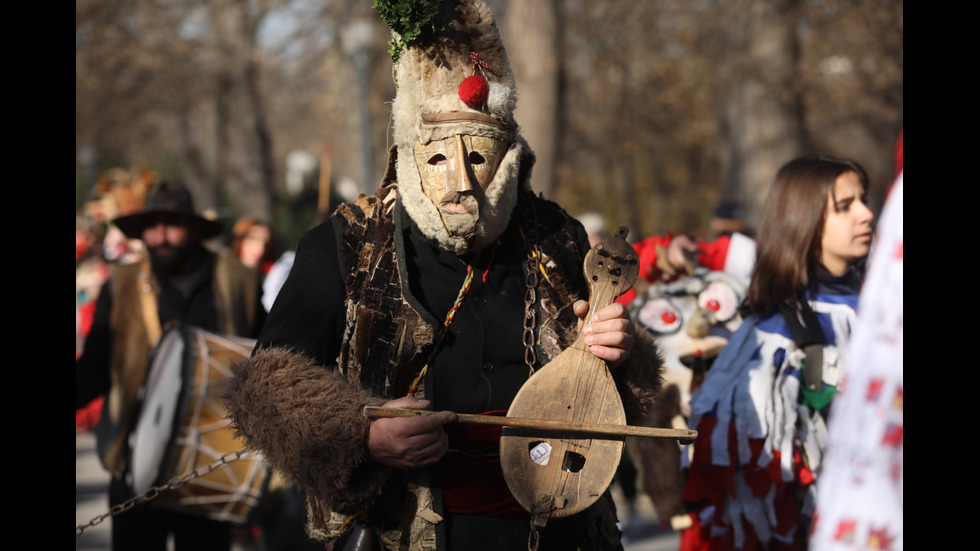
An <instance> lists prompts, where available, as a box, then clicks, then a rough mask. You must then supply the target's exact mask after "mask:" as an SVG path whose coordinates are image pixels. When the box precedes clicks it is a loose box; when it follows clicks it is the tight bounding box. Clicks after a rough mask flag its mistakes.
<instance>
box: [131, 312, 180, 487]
mask: <svg viewBox="0 0 980 551" xmlns="http://www.w3.org/2000/svg"><path fill="white" fill-rule="evenodd" d="M184 358H185V346H184V337H183V335H182V333H181V331H180V330H179V329H176V328H175V329H171V330H170V331H168V332H167V333H166V334H165V335H164V336H163V338H162V339H160V346H159V347H158V348H157V351H156V355H155V356H154V358H153V363H152V365H151V366H150V371H149V373H148V374H147V377H146V384H145V385H144V396H143V405H142V409H141V410H140V416H139V419H138V420H137V424H136V430H135V431H134V432H133V440H132V443H131V447H132V452H133V453H132V467H131V470H132V473H133V489H134V490H135V491H136V493H137V494H142V493H144V492H146V491H147V490H149V489H150V488H152V487H153V486H154V485H157V484H159V483H161V482H163V481H160V480H158V478H159V477H160V472H161V466H162V465H163V464H164V461H165V460H166V457H165V456H166V453H167V450H168V449H169V448H170V444H171V438H173V435H174V424H175V423H176V419H177V413H178V411H179V409H178V408H179V407H180V403H179V401H180V396H181V388H182V385H183V379H184V376H185V375H184V369H183V368H184Z"/></svg>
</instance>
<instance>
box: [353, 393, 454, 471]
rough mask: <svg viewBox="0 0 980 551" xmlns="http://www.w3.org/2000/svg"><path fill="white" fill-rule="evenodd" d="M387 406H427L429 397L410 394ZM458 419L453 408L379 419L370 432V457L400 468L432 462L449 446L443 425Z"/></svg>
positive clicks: (422, 465) (391, 401)
mask: <svg viewBox="0 0 980 551" xmlns="http://www.w3.org/2000/svg"><path fill="white" fill-rule="evenodd" d="M384 407H397V408H409V409H426V408H427V407H429V401H428V400H419V399H417V398H413V397H411V396H406V397H404V398H398V399H397V400H390V401H388V402H386V403H385V405H384ZM454 421H456V414H455V413H453V412H451V411H440V412H439V413H436V414H434V415H420V416H418V417H396V418H382V419H375V420H374V421H372V422H371V429H370V432H369V433H368V457H369V459H371V460H372V461H377V462H379V463H383V464H385V465H388V466H389V467H394V468H396V469H412V468H416V467H424V466H426V465H431V464H432V463H435V462H436V461H438V460H439V459H441V458H442V456H443V455H445V454H446V450H448V449H449V437H448V436H447V435H446V431H445V430H444V429H443V428H442V426H443V425H445V424H447V423H452V422H454Z"/></svg>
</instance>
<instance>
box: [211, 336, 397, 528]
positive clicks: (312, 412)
mask: <svg viewBox="0 0 980 551" xmlns="http://www.w3.org/2000/svg"><path fill="white" fill-rule="evenodd" d="M232 371H233V373H234V377H233V378H232V380H231V382H230V383H229V385H228V390H227V393H226V396H225V400H226V403H227V406H228V410H229V412H230V415H231V419H232V425H233V426H234V428H235V429H236V431H237V432H238V434H239V435H241V436H242V438H243V439H244V441H245V443H246V445H247V446H248V447H249V448H252V449H256V450H259V451H261V452H262V453H263V454H264V455H265V457H266V459H267V461H268V462H269V463H270V465H271V466H272V467H273V468H274V469H276V471H278V472H279V473H281V474H282V475H283V476H284V477H285V478H286V479H287V480H290V481H293V482H295V483H296V484H298V485H299V486H301V487H303V488H304V489H305V490H306V492H307V494H308V495H309V497H311V498H314V499H318V500H320V501H322V502H323V504H324V505H325V506H327V507H328V508H330V509H333V510H335V511H338V512H344V513H348V514H353V513H356V512H359V511H360V510H361V509H362V508H363V507H364V506H365V505H366V503H367V502H368V501H369V500H370V498H371V497H372V496H373V495H374V494H375V493H377V492H378V491H380V488H381V486H382V485H383V483H384V480H385V479H386V478H387V476H388V474H389V470H388V469H387V468H385V467H382V466H381V465H379V464H376V463H372V462H367V461H366V459H365V456H366V453H367V450H366V442H367V434H368V429H369V427H370V421H369V420H368V419H367V418H366V417H364V416H363V415H362V414H361V411H362V410H363V408H364V406H365V405H369V404H370V405H381V404H383V403H384V401H385V400H384V399H382V398H375V397H372V396H371V395H370V394H368V393H367V392H366V391H364V390H361V389H359V388H357V387H354V386H352V385H350V384H348V383H347V381H346V380H344V378H343V377H342V376H341V375H339V374H338V373H336V372H335V371H330V370H328V369H327V368H325V367H324V366H321V365H318V364H316V362H314V361H313V360H311V359H309V358H307V357H306V356H303V355H301V354H297V353H294V352H291V351H288V350H284V349H267V350H259V351H257V352H256V353H255V354H254V355H253V357H252V358H249V359H247V360H244V361H242V362H239V363H237V364H235V365H233V367H232Z"/></svg>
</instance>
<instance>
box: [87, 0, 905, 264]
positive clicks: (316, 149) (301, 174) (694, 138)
mask: <svg viewBox="0 0 980 551" xmlns="http://www.w3.org/2000/svg"><path fill="white" fill-rule="evenodd" d="M487 3H488V4H489V5H490V7H491V8H492V9H493V10H494V13H495V15H496V18H497V21H498V26H499V27H500V29H501V33H502V35H503V37H504V42H505V45H506V46H507V49H508V53H509V56H510V59H511V64H512V66H513V68H514V72H515V75H516V78H517V83H518V91H519V94H520V100H519V102H518V112H517V120H518V122H519V123H520V124H521V125H522V132H523V133H524V135H525V137H527V138H528V141H529V142H530V144H531V146H532V148H533V149H534V150H535V152H536V153H537V157H538V162H537V164H536V166H535V169H534V174H533V176H534V177H533V182H534V186H535V188H536V189H537V190H538V191H540V192H541V193H543V194H544V195H546V196H548V197H550V198H553V199H556V200H557V201H559V202H560V203H561V204H562V205H563V206H565V208H566V209H567V210H568V211H569V212H570V213H572V214H573V215H577V214H581V213H583V212H586V211H596V212H599V213H600V214H601V215H602V216H603V218H604V219H605V220H606V222H607V224H608V225H609V226H613V227H614V226H617V225H619V224H629V225H630V227H631V228H632V229H631V233H630V237H631V239H638V238H641V237H645V236H647V235H651V234H657V233H664V232H667V231H675V232H677V231H684V232H690V233H694V234H702V233H703V232H705V231H706V227H707V222H708V219H709V218H710V216H711V213H712V212H713V210H714V208H715V207H716V205H717V204H718V203H719V201H721V200H722V199H733V200H737V201H740V202H742V203H743V204H744V205H745V207H746V211H747V212H748V214H749V216H750V222H751V219H752V217H754V215H755V210H756V209H757V208H758V205H759V204H760V203H761V201H762V198H763V197H764V195H765V190H766V188H767V187H768V185H769V183H770V181H771V178H772V176H773V174H774V173H775V171H776V169H777V168H778V167H779V165H781V164H782V163H783V162H785V161H787V160H789V159H790V158H792V157H793V156H796V155H799V154H803V153H825V154H832V155H839V156H847V157H851V158H854V159H855V160H857V161H858V162H860V163H862V164H863V165H864V166H865V167H866V168H867V170H868V172H869V173H870V175H871V179H872V186H873V187H872V190H871V196H870V197H869V200H870V203H871V205H872V207H873V208H874V209H875V211H876V212H877V211H878V210H879V209H880V206H881V202H882V200H883V197H884V191H885V189H886V187H887V185H888V183H889V182H890V180H891V178H892V171H893V161H894V148H895V144H896V140H897V138H898V136H899V133H900V131H901V129H902V127H903V75H904V72H903V63H904V46H903V31H904V22H903V2H902V1H894V0H862V1H858V0H639V1H636V0H564V1H558V0H536V1H534V2H530V1H527V0H488V1H487ZM389 39H390V33H389V32H388V29H387V27H386V26H385V25H384V23H383V22H382V21H381V19H380V17H379V16H378V14H377V13H376V12H375V11H374V10H373V9H372V8H371V1H370V0H318V1H314V0H76V3H75V153H76V156H75V171H76V172H75V182H76V187H75V190H76V192H75V193H76V195H75V197H76V201H75V206H76V215H77V214H79V213H80V212H82V210H83V209H84V206H85V204H86V203H87V202H88V201H91V200H92V199H93V198H95V197H94V196H95V195H97V182H98V178H99V175H100V174H101V173H103V172H104V171H105V170H107V169H110V168H113V167H124V168H127V169H130V170H133V171H140V172H143V171H150V172H152V173H153V174H154V175H155V177H156V178H168V179H181V180H183V181H184V182H186V183H187V185H188V186H189V187H190V188H191V190H192V192H193V193H194V196H195V201H196V203H197V206H198V208H199V209H200V210H209V211H210V212H213V213H214V214H215V215H216V216H219V217H221V218H224V219H226V220H228V224H227V225H229V226H230V223H231V221H233V220H234V218H236V217H238V216H241V215H246V214H247V215H252V216H257V217H260V218H266V219H271V220H273V221H274V223H275V225H276V228H277V230H278V232H279V234H280V240H281V242H282V243H283V245H284V246H285V247H286V248H291V247H294V246H295V243H296V241H297V240H298V238H299V235H301V234H302V232H303V231H305V229H306V228H308V227H309V225H310V224H312V223H313V222H314V220H315V219H316V218H317V215H318V214H323V213H325V212H326V211H329V210H330V209H332V206H333V205H336V204H337V202H338V201H342V200H347V199H350V198H352V197H355V196H356V194H357V193H359V192H370V191H372V190H373V189H374V188H375V187H376V186H377V183H378V182H379V181H380V179H381V175H382V173H383V170H384V166H385V160H386V156H387V149H388V146H389V145H390V143H391V140H390V131H391V128H390V102H391V100H392V98H393V97H394V94H395V87H394V82H393V79H392V65H391V57H390V54H389V52H388V50H389V47H390V46H389V44H388V41H389ZM326 197H329V198H330V200H329V201H327V200H325V199H324V198H326Z"/></svg>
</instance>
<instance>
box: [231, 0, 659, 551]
mask: <svg viewBox="0 0 980 551" xmlns="http://www.w3.org/2000/svg"><path fill="white" fill-rule="evenodd" d="M440 16H444V17H445V19H446V20H447V21H451V24H449V25H448V26H447V27H446V28H445V29H444V30H432V29H434V27H435V26H430V27H429V28H430V31H429V32H427V33H423V35H422V36H421V37H420V38H418V39H417V40H413V41H411V42H409V43H408V44H407V45H406V46H405V48H404V49H403V50H401V52H400V54H399V56H398V61H397V64H396V83H397V87H398V89H397V96H396V98H395V101H394V104H393V116H394V117H393V118H394V145H393V147H392V148H391V150H390V152H389V159H388V168H387V171H386V175H385V178H384V180H383V182H382V184H381V186H380V188H379V189H378V191H377V192H376V193H375V194H373V195H371V196H362V197H361V198H360V199H358V200H356V201H354V202H352V203H348V204H343V205H341V206H339V207H338V209H337V211H336V212H335V214H334V215H333V216H332V217H331V218H330V220H329V221H328V222H327V223H324V224H322V225H320V226H317V227H315V228H313V229H312V230H310V231H309V232H308V233H307V234H306V235H305V236H304V237H303V238H302V239H301V241H300V243H299V246H298V247H297V251H296V258H295V263H294V265H293V268H292V271H291V272H290V274H289V277H288V279H287V281H286V283H285V284H284V286H283V288H282V290H281V291H280V294H279V295H278V296H277V298H276V302H275V304H274V305H273V306H272V309H271V311H270V317H269V320H268V322H267V324H266V326H265V328H264V329H263V332H262V334H261V335H260V337H259V340H258V344H257V345H256V349H255V352H254V353H253V355H252V357H251V358H250V359H249V360H246V361H244V362H242V363H240V364H238V365H237V366H236V369H235V378H234V380H233V381H232V382H231V384H230V385H229V393H228V395H227V399H228V406H229V411H230V412H231V415H232V419H233V423H234V424H235V426H236V427H237V428H238V430H239V432H240V433H241V435H242V436H243V437H244V439H245V441H246V444H247V445H249V446H250V447H252V448H255V449H258V450H260V451H262V453H263V454H264V455H265V457H266V459H267V460H268V461H269V462H270V463H271V464H272V465H273V466H274V467H275V468H276V469H277V470H278V471H279V472H281V473H282V474H283V476H285V477H286V478H287V479H290V480H292V481H294V482H295V483H296V484H298V485H299V486H301V487H303V488H304V489H305V490H306V494H307V497H308V530H310V532H311V534H313V535H314V536H316V537H319V538H322V539H325V540H329V541H331V542H332V543H333V544H334V545H336V546H337V547H336V548H339V547H340V546H342V545H345V544H347V545H350V546H355V545H358V544H365V542H368V541H370V542H373V543H374V544H376V545H377V544H380V545H381V547H383V548H385V549H413V550H415V549H419V550H421V549H426V550H431V549H457V550H461V549H466V550H481V549H493V550H497V549H500V550H508V551H511V550H513V549H520V548H522V547H524V546H527V545H528V542H529V535H530V534H531V530H532V527H531V523H530V522H529V519H530V515H529V514H528V512H527V511H525V510H523V509H522V508H521V507H520V505H519V504H518V503H517V502H516V501H515V500H514V498H513V497H512V496H511V495H510V493H509V491H508V487H507V485H506V482H505V480H504V478H503V475H502V473H501V468H500V462H499V458H498V457H497V451H498V439H499V434H500V431H499V430H497V431H496V433H493V431H490V433H489V434H487V433H485V432H481V431H471V430H466V429H464V428H460V427H459V425H456V424H454V421H456V420H457V414H458V413H496V414H499V413H501V412H504V411H506V410H507V409H508V407H509V406H510V405H511V402H512V401H513V399H514V397H515V395H516V394H517V392H518V390H519V389H520V388H521V386H522V385H523V384H524V383H525V382H526V381H528V378H529V376H531V374H533V373H534V372H535V371H536V370H537V369H539V368H541V367H542V366H543V365H545V364H546V363H547V362H548V361H549V360H550V359H552V358H554V357H555V356H557V355H558V354H559V353H560V352H561V351H562V350H563V349H565V348H566V347H568V346H569V345H570V344H571V343H572V342H573V341H574V339H575V337H576V336H577V335H578V328H579V325H580V323H581V322H582V321H583V320H582V319H581V318H583V317H585V316H586V315H587V311H588V303H587V302H586V301H585V300H583V299H587V298H588V297H589V291H588V287H587V283H586V281H585V278H584V276H583V259H584V256H585V254H586V253H587V252H588V250H589V241H588V237H587V235H586V233H585V230H584V228H583V227H582V225H581V224H580V223H578V222H577V221H576V220H574V219H573V218H571V217H569V216H568V215H567V213H566V212H565V211H564V210H563V209H561V208H560V207H559V206H558V205H556V204H554V203H552V202H550V201H547V200H545V199H543V198H540V197H536V196H535V195H534V194H533V192H532V190H531V187H530V172H531V166H532V164H533V162H534V155H533V153H532V151H531V149H530V148H529V147H528V144H527V143H526V142H525V140H524V139H523V138H522V137H521V136H520V135H519V133H518V132H517V125H516V123H515V121H514V118H513V109H514V105H515V99H516V89H515V86H514V81H513V76H512V74H511V72H510V67H509V63H508V60H507V56H506V53H505V51H504V48H503V45H502V44H501V42H500V38H499V34H498V32H497V29H496V26H495V24H494V22H493V17H492V14H491V13H490V11H489V9H488V8H487V7H486V6H485V5H483V4H482V3H479V2H473V1H463V2H445V3H444V5H443V11H442V12H440ZM528 320H530V323H526V322H528ZM584 322H585V325H584V327H585V332H586V334H587V335H589V336H588V343H589V345H590V346H591V351H592V352H593V353H594V354H595V356H597V357H598V358H601V359H603V360H605V361H606V362H607V363H608V365H610V366H612V367H613V371H614V378H615V380H616V382H617V385H618V388H619V390H620V394H621V396H622V399H623V402H624V408H625V410H626V414H627V419H628V420H630V419H632V420H634V421H635V420H639V419H643V418H645V411H646V409H647V408H649V406H650V405H651V401H652V399H653V397H654V396H655V395H656V394H657V392H658V390H659V385H660V369H661V366H660V362H659V359H658V357H657V353H656V349H655V347H654V346H653V344H652V342H650V341H649V340H647V339H646V337H645V336H639V335H636V334H635V332H634V329H633V324H632V322H631V320H630V318H629V314H628V313H627V311H626V309H625V307H623V306H622V305H620V304H613V305H610V306H608V307H606V308H603V309H600V310H598V311H597V312H596V313H595V315H594V316H592V317H590V319H587V320H584ZM367 405H384V406H388V407H404V408H418V409H431V410H433V411H435V412H437V413H434V414H432V415H426V416H415V417H402V418H385V419H377V420H374V421H370V420H369V419H368V418H366V417H365V416H364V415H363V413H362V412H363V408H364V407H365V406H367ZM538 535H539V536H540V547H539V549H576V548H579V549H583V550H584V549H597V550H598V549H621V548H622V545H621V543H620V534H619V531H618V529H617V527H616V514H615V508H614V506H613V503H612V500H611V498H610V494H609V492H608V491H607V492H606V493H605V495H603V496H602V497H601V498H600V499H598V500H597V501H596V502H595V503H594V504H593V505H592V506H590V507H589V508H587V509H585V510H584V511H582V512H581V513H578V514H576V515H574V516H569V517H565V518H561V519H552V520H551V521H549V522H548V523H547V525H546V526H545V527H544V528H543V529H542V530H541V531H540V533H539V534H538ZM351 548H354V547H351ZM356 548H358V549H360V548H361V547H356ZM365 548H368V547H365Z"/></svg>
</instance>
